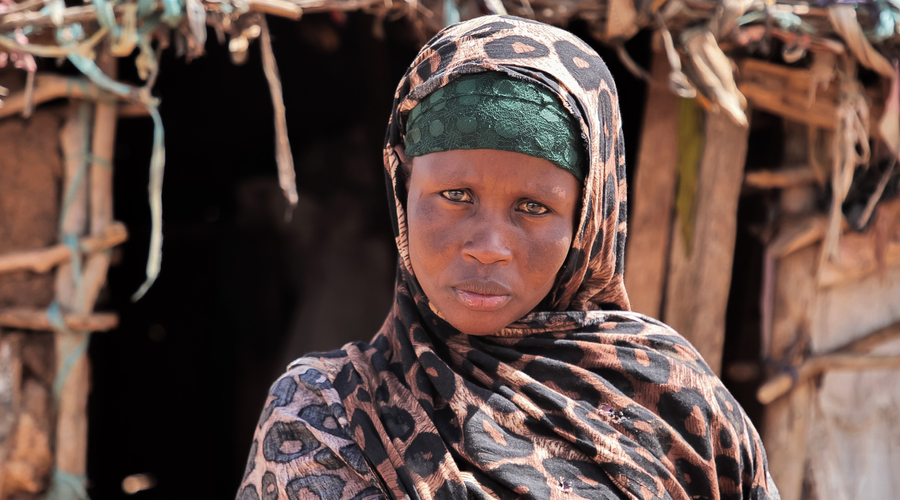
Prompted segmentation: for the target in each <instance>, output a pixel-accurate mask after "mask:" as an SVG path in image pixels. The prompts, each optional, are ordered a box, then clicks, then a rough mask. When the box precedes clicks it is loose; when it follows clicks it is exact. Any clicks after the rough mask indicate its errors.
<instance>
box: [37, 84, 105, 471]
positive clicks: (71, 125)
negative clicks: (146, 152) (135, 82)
mask: <svg viewBox="0 0 900 500" xmlns="http://www.w3.org/2000/svg"><path fill="white" fill-rule="evenodd" d="M72 107H73V109H74V110H77V111H75V113H74V116H72V117H71V118H70V119H69V122H68V123H67V124H66V126H65V128H64V129H63V154H64V155H65V159H66V168H65V172H64V173H65V177H64V179H65V180H64V183H63V185H64V189H63V200H62V207H63V210H64V211H65V212H64V214H63V219H62V223H61V225H60V232H61V233H62V234H63V235H76V236H79V237H80V236H83V235H84V234H85V233H86V232H87V225H88V220H87V216H88V197H87V187H88V184H89V179H87V178H84V177H86V176H87V175H88V173H87V171H88V169H87V167H86V162H87V161H88V156H89V154H90V149H89V148H90V117H91V113H90V111H91V109H90V104H89V103H87V102H83V101H82V102H75V103H73V106H72ZM75 184H77V185H78V186H79V189H78V191H77V192H78V196H77V197H74V198H69V195H68V194H69V193H70V191H71V186H72V185H75ZM77 278H78V277H77V275H76V273H75V269H73V266H72V264H71V263H68V262H64V263H62V264H60V265H59V267H57V271H56V300H57V302H58V303H59V306H60V308H61V309H62V314H63V317H64V318H66V316H70V315H71V316H78V317H85V316H90V312H89V311H75V304H76V299H77V295H78V294H77V282H78V280H77ZM33 313H34V312H33ZM65 323H66V326H68V327H69V328H67V329H65V330H60V331H54V335H53V339H54V345H55V350H56V370H55V373H56V375H55V376H56V377H57V378H59V377H61V376H62V377H64V378H63V379H61V380H58V381H57V383H56V384H54V385H55V387H54V392H55V395H56V428H55V431H56V432H55V440H56V442H55V457H54V459H55V461H54V466H55V467H56V470H58V471H60V472H63V473H66V474H70V475H72V476H75V477H81V476H83V475H84V471H85V470H86V467H87V456H86V455H87V454H86V448H87V413H86V410H87V392H88V387H89V384H90V372H89V370H90V369H89V366H88V359H87V357H86V356H84V355H77V356H75V358H74V359H71V358H72V357H73V355H75V354H77V349H78V347H79V346H81V345H82V344H83V343H84V342H87V337H88V335H89V333H87V332H88V331H99V330H101V329H103V327H104V326H108V327H110V328H111V327H112V325H104V324H94V323H93V322H80V323H79V324H70V323H69V321H68V320H67V319H66V320H65ZM26 326H28V327H32V328H34V327H39V328H41V329H53V330H55V329H54V328H53V325H52V324H51V323H50V318H49V317H47V314H46V312H44V311H36V315H32V317H31V321H30V322H28V323H23V324H22V326H21V328H25V327H26Z"/></svg>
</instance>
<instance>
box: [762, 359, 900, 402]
mask: <svg viewBox="0 0 900 500" xmlns="http://www.w3.org/2000/svg"><path fill="white" fill-rule="evenodd" d="M897 368H900V356H864V355H859V354H823V355H820V356H813V357H811V358H809V359H807V360H806V361H804V362H803V364H802V365H800V367H799V368H798V369H797V372H796V373H797V374H796V375H792V374H790V373H784V372H782V373H779V374H778V375H775V376H774V377H772V378H770V379H769V380H767V381H766V382H765V383H764V384H763V385H761V386H760V387H759V390H758V391H756V399H758V400H759V402H760V403H762V404H764V405H767V404H769V403H771V402H772V401H775V400H776V399H778V398H780V397H781V396H783V395H785V394H787V393H788V392H790V391H791V389H793V388H794V386H796V385H797V384H798V383H800V382H803V381H805V380H807V379H809V378H811V377H814V376H816V375H818V374H820V373H822V372H824V371H826V370H856V371H859V370H892V369H897Z"/></svg>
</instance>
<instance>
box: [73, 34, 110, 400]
mask: <svg viewBox="0 0 900 500" xmlns="http://www.w3.org/2000/svg"><path fill="white" fill-rule="evenodd" d="M117 64H118V60H117V59H116V58H115V57H113V55H112V54H111V53H110V51H109V50H108V49H107V50H104V51H102V52H101V53H100V54H98V57H97V65H98V66H99V67H100V69H102V70H103V72H104V73H106V74H107V75H109V76H110V78H113V79H115V78H116V76H117V74H118V71H117V69H118V68H117ZM118 113H119V110H118V107H117V104H116V103H115V102H102V101H100V102H97V106H96V112H95V115H94V133H93V138H92V139H93V143H92V145H91V159H92V163H91V192H90V194H91V221H90V233H91V236H100V235H102V234H103V233H105V232H106V228H107V227H109V225H110V224H112V222H113V219H112V217H113V215H112V214H113V154H114V152H115V140H116V119H117V116H118ZM110 257H111V255H110V253H109V252H94V253H92V254H90V255H88V257H87V261H86V262H85V266H84V275H83V276H82V281H81V286H80V287H79V289H78V294H77V297H78V299H77V302H76V305H75V307H76V310H77V311H80V312H84V313H88V312H90V311H92V310H93V309H94V303H95V302H96V301H97V296H98V295H99V294H100V289H101V288H103V284H104V283H106V273H107V271H108V269H109V261H110ZM85 396H86V395H85Z"/></svg>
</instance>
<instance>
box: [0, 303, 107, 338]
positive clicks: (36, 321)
mask: <svg viewBox="0 0 900 500" xmlns="http://www.w3.org/2000/svg"><path fill="white" fill-rule="evenodd" d="M63 320H64V321H65V323H66V326H67V327H68V328H70V329H72V330H86V331H91V332H106V331H109V330H112V329H114V328H116V327H117V326H119V317H118V315H116V314H115V313H92V314H64V315H63ZM0 327H4V328H21V329H23V330H43V331H48V332H49V331H51V330H53V329H54V327H53V323H52V322H51V321H50V317H49V316H48V315H47V311H46V310H42V309H29V308H21V307H15V308H10V309H0Z"/></svg>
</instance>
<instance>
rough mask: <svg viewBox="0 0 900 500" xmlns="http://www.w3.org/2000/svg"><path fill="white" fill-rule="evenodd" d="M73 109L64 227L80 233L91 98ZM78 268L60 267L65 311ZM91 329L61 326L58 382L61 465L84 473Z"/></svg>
mask: <svg viewBox="0 0 900 500" xmlns="http://www.w3.org/2000/svg"><path fill="white" fill-rule="evenodd" d="M72 110H73V113H72V115H71V116H70V117H69V119H68V121H67V123H66V125H65V126H64V127H63V130H62V137H61V142H62V149H63V154H64V155H65V172H64V176H65V177H64V179H65V180H64V182H63V202H62V210H63V218H62V223H61V227H60V232H61V233H62V235H63V236H64V237H65V236H66V235H71V236H74V237H78V236H81V235H83V234H84V233H85V232H86V230H87V215H88V197H87V191H88V190H87V187H88V180H87V179H85V178H84V177H86V172H85V171H86V168H85V167H84V166H83V163H84V162H87V155H88V153H89V149H88V145H89V144H90V128H89V127H90V104H89V103H87V102H84V101H82V102H74V103H73V105H72ZM76 282H77V279H76V273H75V269H74V266H73V265H72V263H71V262H66V263H64V264H62V265H60V266H59V267H58V268H57V273H56V297H57V301H58V302H59V305H60V308H61V309H62V312H63V314H71V313H73V312H75V298H76ZM87 335H88V334H87V333H86V332H84V331H80V330H68V329H64V330H57V331H56V332H55V334H54V338H55V344H56V373H57V377H60V374H63V376H65V379H64V380H63V383H62V385H57V399H56V402H57V411H56V416H57V417H56V418H57V423H56V457H55V458H56V470H57V471H59V472H61V473H63V474H69V475H72V476H74V477H75V478H80V477H82V476H83V475H84V472H85V470H86V454H85V450H86V449H87V415H86V410H87V408H86V406H87V392H88V383H89V375H88V369H89V368H88V360H87V357H86V356H84V355H83V354H82V355H77V354H76V355H74V356H73V354H74V352H75V350H76V348H77V346H79V345H81V344H82V343H83V342H85V341H86V337H87Z"/></svg>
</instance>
